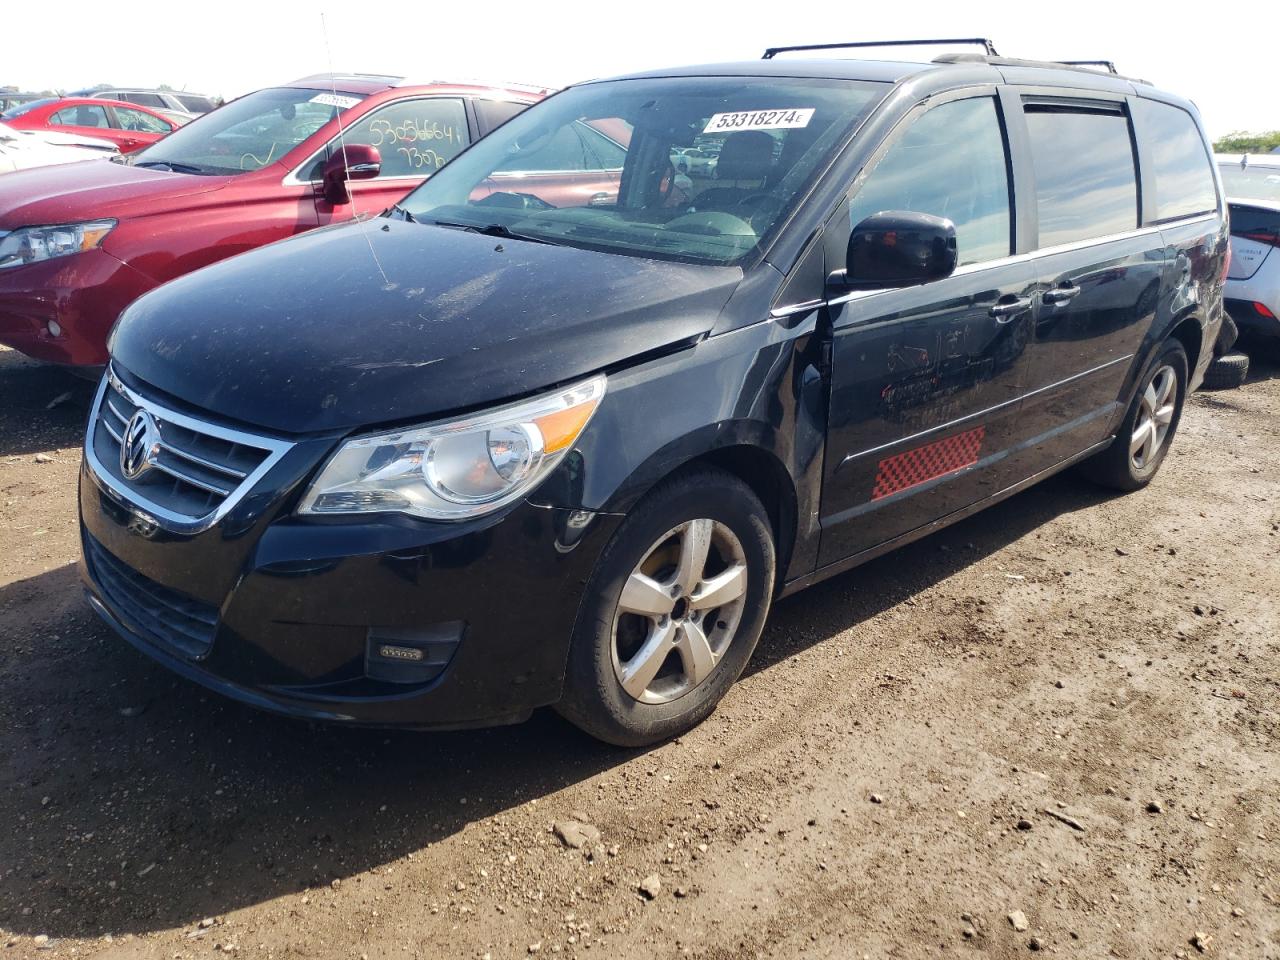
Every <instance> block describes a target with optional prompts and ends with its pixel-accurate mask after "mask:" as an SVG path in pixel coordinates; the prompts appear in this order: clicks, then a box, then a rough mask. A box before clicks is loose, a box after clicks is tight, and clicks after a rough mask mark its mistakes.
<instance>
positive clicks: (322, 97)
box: [311, 93, 812, 112]
mask: <svg viewBox="0 0 1280 960" xmlns="http://www.w3.org/2000/svg"><path fill="white" fill-rule="evenodd" d="M311 102H312V103H323V104H324V105H325V106H326V107H341V108H342V109H343V110H349V109H350V108H351V107H354V106H355V105H356V104H357V103H359V102H360V98H359V97H344V96H342V95H341V94H338V93H317V94H316V95H315V96H314V97H312V98H311ZM810 112H812V111H810Z"/></svg>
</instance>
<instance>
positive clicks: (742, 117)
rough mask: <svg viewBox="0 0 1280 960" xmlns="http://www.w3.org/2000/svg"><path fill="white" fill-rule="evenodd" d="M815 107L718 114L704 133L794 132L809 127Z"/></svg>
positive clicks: (708, 123) (705, 128)
mask: <svg viewBox="0 0 1280 960" xmlns="http://www.w3.org/2000/svg"><path fill="white" fill-rule="evenodd" d="M815 109H816V108H815V107H804V108H799V107H797V108H794V109H790V110H741V111H739V112H737V113H717V114H716V115H715V116H713V117H712V118H711V119H710V120H708V121H707V125H706V126H705V127H703V128H702V132H703V133H726V132H728V131H731V130H792V129H795V128H798V127H807V126H808V125H809V121H810V120H812V119H813V111H814V110H815Z"/></svg>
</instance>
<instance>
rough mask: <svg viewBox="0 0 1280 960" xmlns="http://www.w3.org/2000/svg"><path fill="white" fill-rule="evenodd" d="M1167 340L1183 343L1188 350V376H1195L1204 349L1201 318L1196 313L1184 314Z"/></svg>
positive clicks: (1170, 331) (1173, 327) (1157, 347)
mask: <svg viewBox="0 0 1280 960" xmlns="http://www.w3.org/2000/svg"><path fill="white" fill-rule="evenodd" d="M1165 340H1177V341H1178V342H1179V343H1181V344H1182V349H1184V350H1186V351H1187V371H1188V372H1187V376H1188V377H1193V376H1195V372H1196V365H1197V364H1198V363H1199V362H1200V354H1201V352H1202V351H1203V350H1204V324H1203V323H1202V322H1201V321H1200V318H1199V317H1198V316H1197V315H1196V314H1194V313H1188V314H1185V315H1183V316H1182V317H1181V318H1180V319H1178V320H1176V321H1175V322H1174V324H1173V326H1172V327H1171V328H1170V330H1169V333H1168V334H1167V336H1166V337H1165ZM1163 342H1164V341H1163V340H1162V341H1161V343H1163ZM1155 348H1156V349H1157V350H1158V349H1160V344H1159V343H1157V344H1156V345H1155Z"/></svg>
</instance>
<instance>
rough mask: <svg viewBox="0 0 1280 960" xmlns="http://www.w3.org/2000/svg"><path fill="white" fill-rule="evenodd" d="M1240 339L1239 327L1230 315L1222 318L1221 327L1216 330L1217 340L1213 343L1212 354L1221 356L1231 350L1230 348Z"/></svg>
mask: <svg viewBox="0 0 1280 960" xmlns="http://www.w3.org/2000/svg"><path fill="white" fill-rule="evenodd" d="M1239 339H1240V328H1239V327H1238V326H1236V322H1235V321H1234V320H1233V319H1231V317H1223V318H1222V329H1221V330H1220V331H1219V332H1218V340H1217V342H1216V343H1215V344H1214V345H1213V355H1214V356H1215V357H1221V356H1224V355H1226V354H1228V353H1230V352H1231V348H1232V347H1234V346H1235V345H1236V341H1237V340H1239Z"/></svg>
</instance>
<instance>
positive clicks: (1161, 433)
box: [1081, 340, 1187, 490]
mask: <svg viewBox="0 0 1280 960" xmlns="http://www.w3.org/2000/svg"><path fill="white" fill-rule="evenodd" d="M1186 394H1187V352H1186V350H1184V349H1183V347H1182V344H1181V343H1179V342H1178V341H1177V340H1168V341H1166V342H1165V344H1164V346H1163V347H1162V348H1161V349H1160V353H1159V354H1158V355H1157V356H1156V358H1155V359H1154V360H1153V361H1152V362H1151V364H1150V366H1148V367H1147V371H1146V373H1145V374H1144V375H1143V377H1142V379H1141V380H1140V381H1139V387H1138V392H1137V395H1136V396H1135V397H1134V398H1133V402H1132V403H1131V404H1130V405H1129V410H1128V412H1127V413H1126V414H1125V418H1124V422H1123V423H1121V424H1120V428H1119V430H1118V431H1117V432H1116V439H1115V442H1114V443H1112V444H1111V446H1109V447H1108V448H1107V449H1106V450H1103V451H1102V452H1101V453H1099V454H1097V455H1096V456H1094V457H1092V458H1090V459H1089V460H1086V461H1085V462H1084V463H1083V464H1082V465H1081V468H1082V470H1083V472H1084V473H1085V474H1086V475H1087V476H1088V477H1089V478H1090V479H1092V480H1093V481H1094V482H1096V483H1099V484H1101V485H1102V486H1105V487H1112V488H1113V489H1116V490H1137V489H1140V488H1141V487H1145V486H1146V485H1147V484H1148V483H1150V482H1151V480H1152V478H1154V477H1155V475H1156V471H1158V470H1159V469H1160V464H1162V463H1164V458H1165V456H1166V455H1167V454H1168V453H1169V445H1170V444H1171V443H1172V442H1173V437H1174V434H1175V433H1177V430H1178V422H1179V421H1180V420H1181V419H1182V405H1183V402H1184V401H1185V399H1186Z"/></svg>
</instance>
